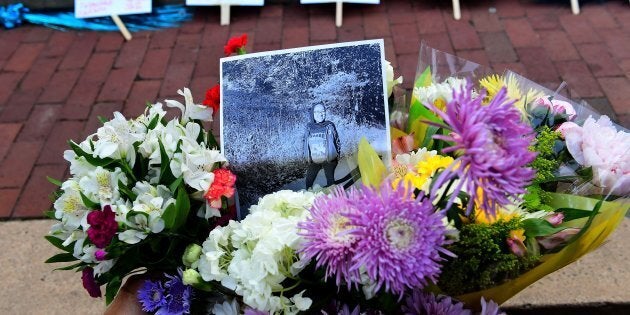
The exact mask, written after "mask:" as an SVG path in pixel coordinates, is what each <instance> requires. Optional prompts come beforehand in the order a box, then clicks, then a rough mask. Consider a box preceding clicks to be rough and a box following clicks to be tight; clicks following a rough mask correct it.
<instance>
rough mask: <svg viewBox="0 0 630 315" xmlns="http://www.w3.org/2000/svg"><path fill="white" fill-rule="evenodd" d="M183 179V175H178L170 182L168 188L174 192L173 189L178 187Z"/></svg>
mask: <svg viewBox="0 0 630 315" xmlns="http://www.w3.org/2000/svg"><path fill="white" fill-rule="evenodd" d="M183 180H184V177H182V176H180V177H178V178H177V179H176V180H175V181H174V182H172V183H171V184H170V185H169V186H168V189H169V190H170V191H171V192H172V193H175V191H176V190H177V187H179V185H180V184H181V183H182V181H183Z"/></svg>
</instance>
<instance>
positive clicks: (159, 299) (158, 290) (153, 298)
mask: <svg viewBox="0 0 630 315" xmlns="http://www.w3.org/2000/svg"><path fill="white" fill-rule="evenodd" d="M138 300H139V301H140V303H141V304H142V310H143V311H145V312H155V311H156V310H157V309H158V308H160V307H162V306H164V305H166V292H165V291H164V287H163V286H162V283H161V282H159V281H151V280H146V281H144V284H143V285H142V288H140V290H138Z"/></svg>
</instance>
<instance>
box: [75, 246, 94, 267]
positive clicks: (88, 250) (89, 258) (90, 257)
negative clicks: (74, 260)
mask: <svg viewBox="0 0 630 315" xmlns="http://www.w3.org/2000/svg"><path fill="white" fill-rule="evenodd" d="M97 250H98V248H97V247H96V246H94V245H87V246H84V247H83V255H81V258H79V259H80V260H81V261H82V262H84V263H88V264H90V263H97V262H98V260H96V257H95V253H96V251H97Z"/></svg>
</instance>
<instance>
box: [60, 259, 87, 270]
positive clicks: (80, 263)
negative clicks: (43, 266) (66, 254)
mask: <svg viewBox="0 0 630 315" xmlns="http://www.w3.org/2000/svg"><path fill="white" fill-rule="evenodd" d="M83 265H85V263H84V262H82V261H81V262H78V263H76V264H72V265H69V266H65V267H59V268H55V269H53V270H72V269H75V268H77V267H81V266H83Z"/></svg>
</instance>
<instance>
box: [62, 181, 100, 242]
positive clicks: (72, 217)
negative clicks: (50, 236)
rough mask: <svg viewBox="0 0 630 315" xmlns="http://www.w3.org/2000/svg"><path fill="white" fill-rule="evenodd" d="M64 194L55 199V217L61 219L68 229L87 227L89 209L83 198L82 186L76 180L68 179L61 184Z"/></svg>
mask: <svg viewBox="0 0 630 315" xmlns="http://www.w3.org/2000/svg"><path fill="white" fill-rule="evenodd" d="M61 190H63V194H62V195H61V196H60V197H59V198H58V199H57V200H55V203H54V204H53V207H54V208H55V218H57V219H60V220H61V223H62V224H63V225H64V227H65V228H66V229H67V230H74V229H78V228H79V226H83V227H84V229H87V214H88V212H89V211H90V210H91V209H88V208H87V207H86V206H85V205H84V204H83V199H81V194H80V191H81V188H80V187H79V183H77V182H76V181H75V180H67V181H65V182H64V183H63V184H61Z"/></svg>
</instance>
